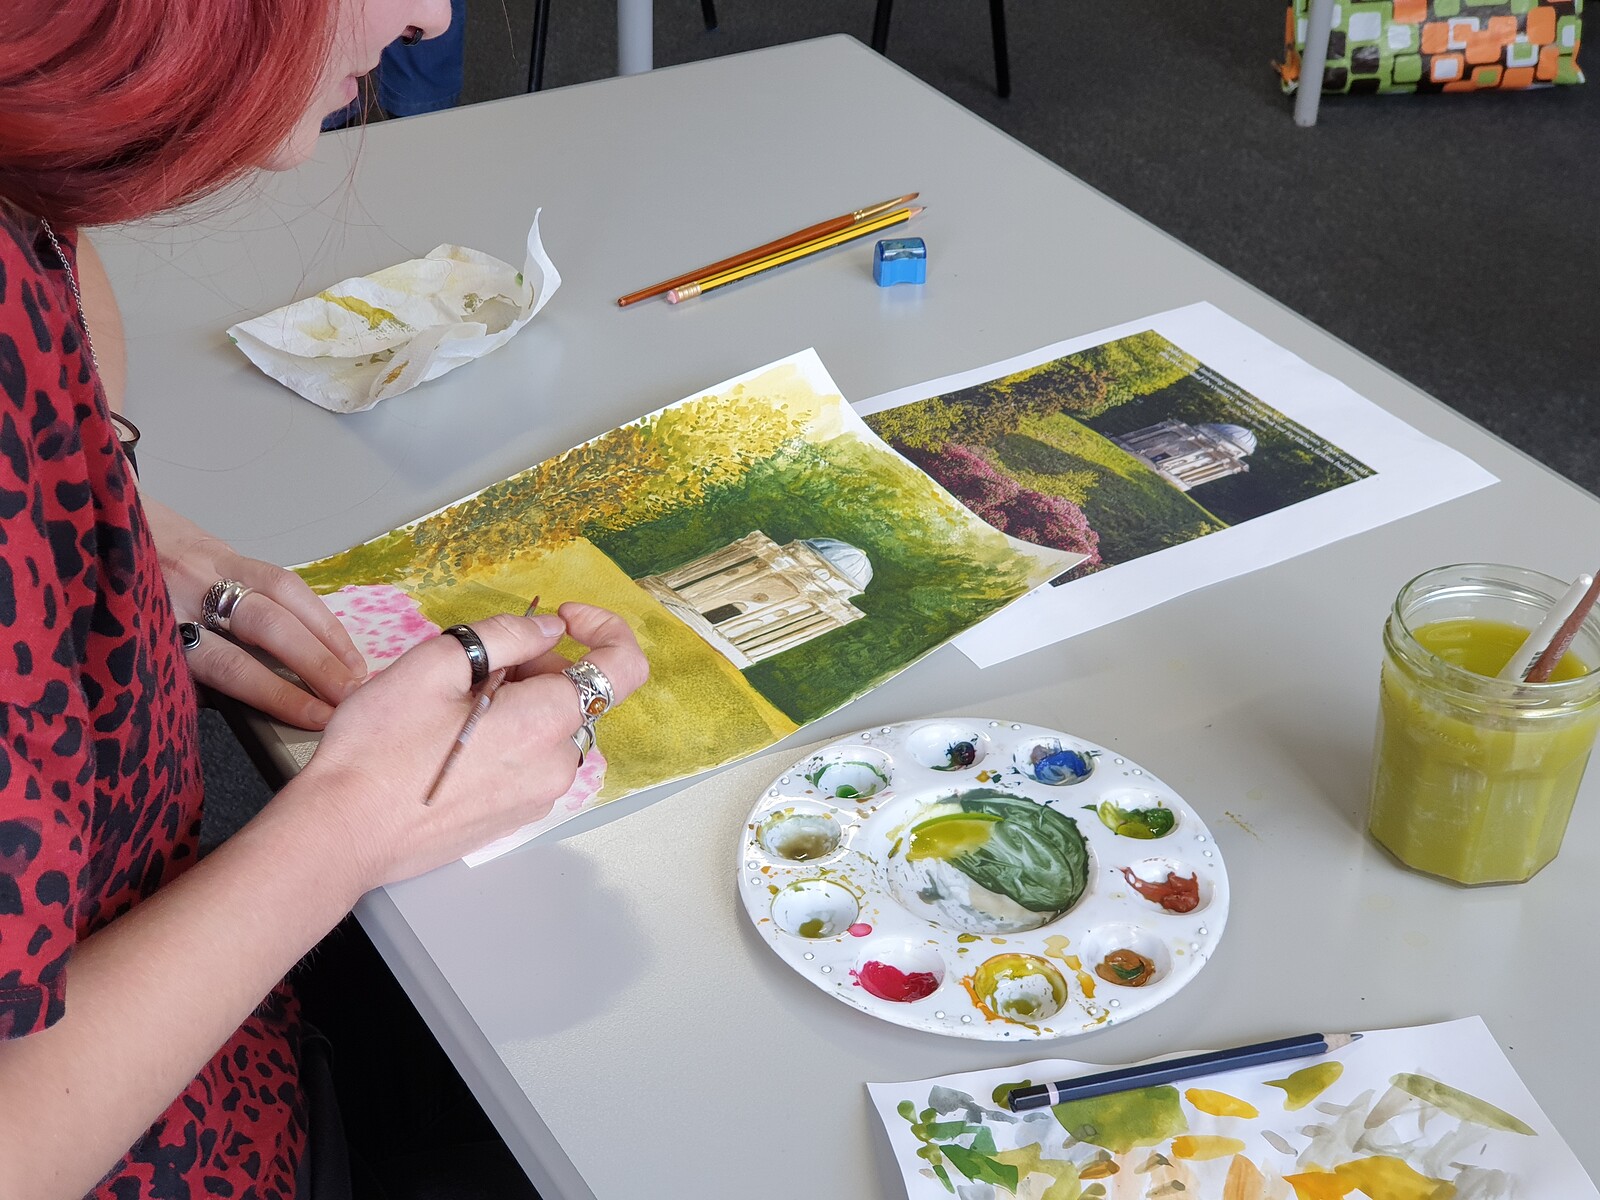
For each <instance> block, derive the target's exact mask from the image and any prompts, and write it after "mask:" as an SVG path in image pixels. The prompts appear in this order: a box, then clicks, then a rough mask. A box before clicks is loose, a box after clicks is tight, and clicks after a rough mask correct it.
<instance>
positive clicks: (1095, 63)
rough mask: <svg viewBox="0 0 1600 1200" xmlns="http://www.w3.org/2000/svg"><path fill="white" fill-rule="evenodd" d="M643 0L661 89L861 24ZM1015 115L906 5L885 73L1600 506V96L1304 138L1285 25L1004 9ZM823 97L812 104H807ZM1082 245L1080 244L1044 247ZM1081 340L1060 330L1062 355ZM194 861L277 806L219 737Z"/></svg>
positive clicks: (988, 68) (513, 12) (574, 11)
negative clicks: (205, 844) (1280, 74)
mask: <svg viewBox="0 0 1600 1200" xmlns="http://www.w3.org/2000/svg"><path fill="white" fill-rule="evenodd" d="M717 7H718V15H719V18H720V25H719V28H718V29H717V30H716V31H715V32H709V33H708V32H707V31H706V30H705V29H704V26H703V24H702V22H701V18H700V5H699V3H698V2H697V0H655V12H656V18H655V30H656V62H657V64H658V65H661V66H667V65H672V64H676V63H683V62H691V61H695V60H698V59H703V58H710V57H713V56H716V55H721V54H731V53H735V52H738V51H743V50H751V49H756V48H759V47H762V46H769V45H774V44H780V43H784V42H790V41H795V40H799V39H802V38H811V37H820V36H824V35H827V34H833V33H849V34H853V35H854V36H856V37H858V38H860V39H861V40H863V41H866V40H867V39H868V37H869V35H870V33H871V28H872V16H873V8H874V5H873V3H872V0H789V2H786V3H777V2H774V0H765V2H756V0H718V5H717ZM1008 7H1009V14H1008V16H1009V25H1010V40H1011V60H1012V78H1013V95H1012V96H1011V98H1010V99H1009V100H1001V99H1000V98H999V97H997V96H996V94H995V91H994V79H993V65H992V57H991V48H990V47H991V43H990V38H989V26H988V6H987V5H986V4H985V3H983V0H899V3H898V4H897V5H896V7H895V12H894V19H893V22H892V25H891V30H890V39H889V56H890V58H892V59H893V60H894V61H895V62H896V63H898V64H900V65H901V66H903V67H905V68H906V69H907V70H909V71H911V72H913V73H914V74H916V75H917V76H918V77H920V78H922V79H923V80H925V81H926V82H928V83H929V84H931V85H932V86H934V87H936V88H938V89H939V90H940V91H942V92H943V93H945V94H946V95H948V96H950V97H951V98H952V99H954V100H956V101H957V102H959V103H961V104H962V105H964V106H966V107H967V108H969V109H971V110H972V111H973V112H975V113H977V114H978V115H980V116H982V117H984V118H985V119H987V120H989V121H991V122H993V123H994V124H995V125H997V126H998V127H999V128H1001V129H1003V130H1005V131H1006V132H1007V133H1009V134H1011V135H1012V136H1013V137H1015V138H1017V139H1018V140H1019V141H1021V142H1022V143H1024V144H1025V145H1027V146H1030V147H1032V148H1033V149H1034V150H1036V151H1038V152H1039V153H1040V154H1042V155H1044V156H1045V157H1046V158H1049V159H1050V160H1052V161H1054V162H1056V163H1058V164H1060V165H1061V166H1062V167H1064V168H1066V169H1067V170H1068V171H1071V172H1072V173H1074V174H1075V175H1077V176H1079V177H1080V178H1082V179H1084V180H1085V181H1087V182H1088V183H1090V184H1092V185H1093V186H1095V187H1097V188H1099V189H1100V190H1101V191H1103V192H1104V193H1105V194H1106V195H1108V196H1110V197H1111V198H1112V199H1114V200H1116V201H1118V202H1120V203H1121V204H1123V205H1125V206H1127V207H1128V208H1130V209H1132V210H1133V211H1134V212H1136V213H1138V214H1140V215H1141V216H1144V217H1145V218H1147V219H1148V220H1150V221H1152V222H1153V223H1154V224H1156V225H1158V226H1160V227H1161V228H1162V229H1165V230H1167V231H1168V232H1170V233H1172V234H1174V235H1175V236H1177V237H1178V238H1180V239H1182V240H1183V241H1185V242H1187V243H1189V244H1190V245H1192V246H1194V247H1195V248H1197V249H1198V250H1200V251H1201V252H1202V253H1204V254H1206V255H1207V256H1209V257H1210V258H1212V259H1213V260H1215V261H1216V262H1218V263H1220V264H1221V265H1222V266H1224V267H1226V268H1228V269H1229V270H1231V271H1233V272H1234V273H1236V274H1237V275H1239V276H1240V277H1242V278H1243V279H1245V280H1247V281H1248V282H1250V283H1252V284H1254V285H1255V286H1256V287H1258V288H1260V289H1261V290H1263V291H1265V292H1266V293H1268V294H1269V295H1271V296H1273V297H1275V298H1277V299H1278V300H1280V301H1282V302H1283V303H1285V304H1287V305H1288V306H1289V307H1291V308H1293V309H1295V310H1297V311H1298V312H1301V313H1303V314H1305V315H1306V316H1307V317H1309V318H1311V319H1312V320H1313V321H1315V322H1316V323H1318V324H1319V325H1321V326H1323V327H1324V328H1325V329H1327V330H1329V331H1330V332H1332V333H1333V334H1335V335H1336V336H1338V337H1340V338H1342V339H1344V340H1345V341H1347V342H1349V343H1350V344H1351V345H1352V346H1354V347H1355V348H1357V349H1358V350H1361V351H1363V352H1364V353H1366V354H1368V355H1369V356H1371V357H1372V358H1374V359H1376V360H1377V361H1379V362H1381V363H1383V364H1384V365H1385V366H1388V367H1389V368H1391V369H1392V370H1394V371H1396V372H1397V373H1398V374H1400V375H1402V376H1404V377H1405V378H1407V379H1409V380H1410V381H1411V382H1413V383H1414V384H1416V385H1417V386H1418V387H1421V388H1422V389H1423V390H1425V391H1427V392H1429V393H1431V394H1432V395H1434V396H1436V397H1438V398H1439V399H1440V400H1442V401H1444V402H1445V403H1446V404H1449V405H1450V406H1452V407H1453V408H1455V409H1456V410H1457V411H1458V412H1460V413H1462V414H1464V415H1465V416H1467V417H1470V418H1471V419H1473V420H1475V421H1477V422H1479V423H1480V424H1482V425H1484V426H1486V427H1487V428H1488V429H1490V430H1491V431H1493V432H1494V433H1496V434H1498V435H1500V436H1501V437H1503V438H1504V439H1506V440H1507V441H1509V442H1510V443H1512V444H1513V445H1515V446H1518V447H1519V448H1521V449H1522V450H1524V451H1526V452H1527V453H1529V454H1531V455H1532V456H1534V457H1535V458H1537V459H1539V460H1540V461H1542V462H1544V463H1546V464H1547V465H1549V466H1550V467H1552V468H1554V469H1555V470H1557V471H1559V472H1561V473H1562V474H1564V475H1566V476H1568V477H1569V478H1571V479H1572V480H1574V481H1575V482H1577V483H1579V484H1581V485H1582V486H1584V487H1586V488H1589V489H1590V490H1592V491H1593V490H1600V421H1597V420H1596V419H1595V418H1594V416H1593V415H1592V414H1591V413H1590V410H1589V404H1590V403H1592V402H1593V401H1594V399H1595V391H1596V387H1597V383H1596V377H1597V372H1596V366H1597V365H1600V353H1597V350H1600V337H1597V334H1596V330H1595V313H1596V307H1597V306H1596V302H1595V297H1596V295H1597V294H1600V227H1597V226H1596V223H1595V222H1594V221H1593V220H1591V219H1589V214H1588V208H1589V206H1590V205H1591V204H1592V203H1593V200H1594V198H1595V197H1596V196H1600V155H1597V154H1596V150H1597V148H1600V91H1597V90H1596V88H1597V86H1600V85H1589V86H1581V87H1573V88H1558V89H1551V90H1547V91H1543V92H1535V93H1523V94H1510V95H1504V96H1500V95H1480V96H1422V97H1354V98H1350V99H1343V98H1336V99H1332V100H1329V101H1328V102H1326V103H1325V105H1324V109H1323V117H1322V121H1321V123H1320V124H1319V125H1318V126H1317V127H1316V128H1315V129H1313V130H1305V129H1300V128H1298V127H1296V126H1295V125H1294V123H1293V122H1292V121H1291V119H1290V115H1289V107H1290V106H1289V101H1288V100H1287V99H1286V98H1284V97H1283V96H1282V95H1281V94H1279V92H1278V90H1277V86H1276V77H1275V76H1274V75H1273V73H1272V71H1271V69H1270V66H1269V63H1270V62H1271V60H1272V59H1273V58H1274V57H1275V56H1277V55H1278V53H1279V50H1280V45H1279V40H1280V37H1281V30H1282V27H1283V7H1282V5H1281V4H1280V3H1276V2H1275V0H1248V2H1247V3H1241V4H1233V5H1195V4H1182V3H1177V4H1174V3H1159V4H1158V3H1155V2H1154V0H1117V2H1116V3H1113V4H1107V3H1091V2H1089V0H1075V2H1067V0H1031V2H1022V0H1011V2H1010V4H1009V6H1008ZM532 11H533V5H532V0H503V3H502V2H501V0H472V2H471V4H470V5H469V13H468V28H467V85H466V91H465V94H464V96H463V101H464V102H466V103H473V102H477V101H481V100H489V99H495V98H498V97H501V96H507V95H514V94H517V93H520V92H521V91H522V90H523V89H524V87H525V86H526V79H527V62H528V50H529V46H530V42H531V28H532ZM615 61H616V6H615V4H614V3H613V2H612V0H552V12H551V18H550V29H549V42H548V51H547V56H546V74H545V85H546V86H547V87H560V86H566V85H569V84H574V83H582V82H586V81H589V80H594V79H600V78H604V77H606V76H608V75H610V74H611V73H612V72H613V71H614V70H615ZM824 83H825V81H819V85H822V84H824ZM1048 232H1051V233H1053V234H1059V235H1061V236H1070V235H1071V231H1070V230H1061V231H1048ZM1069 332H1081V331H1068V330H1063V331H1062V333H1063V336H1065V335H1066V334H1067V333H1069ZM203 740H204V742H205V746H206V753H205V760H206V770H207V786H208V797H209V799H208V806H209V808H210V809H211V812H212V817H213V820H212V822H211V825H210V828H209V829H208V839H210V840H214V839H215V837H217V836H220V835H221V834H222V833H225V832H226V831H227V830H228V829H231V828H233V827H235V826H236V825H237V824H238V823H239V822H240V821H241V820H242V819H244V817H246V816H247V815H248V814H249V813H250V812H252V811H254V809H255V808H256V807H258V806H259V805H260V804H261V803H262V802H263V801H264V800H265V798H266V794H267V793H266V789H265V787H264V785H262V783H261V782H260V779H259V777H257V776H256V774H255V772H254V769H253V768H252V767H251V766H250V764H249V762H248V761H247V760H246V759H245V758H244V756H243V754H242V752H241V751H240V750H239V748H238V745H237V743H235V742H234V741H233V740H232V737H231V735H230V734H229V733H228V731H227V729H226V727H225V726H224V725H223V724H222V723H221V722H220V721H218V720H215V719H212V718H210V717H208V719H207V721H206V724H205V736H204V739H203Z"/></svg>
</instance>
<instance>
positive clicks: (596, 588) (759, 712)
mask: <svg viewBox="0 0 1600 1200" xmlns="http://www.w3.org/2000/svg"><path fill="white" fill-rule="evenodd" d="M534 595H542V596H543V597H544V599H545V603H544V604H543V605H541V608H542V609H544V610H545V611H553V610H554V609H555V607H556V606H557V604H558V603H559V600H560V598H561V597H563V596H574V595H577V596H582V597H583V598H584V600H585V601H586V602H588V603H590V604H598V605H600V606H601V607H603V608H609V609H610V610H611V611H612V612H615V613H618V614H619V615H620V616H621V617H622V618H623V619H624V620H625V621H627V622H628V625H629V626H630V627H631V628H632V629H633V632H634V634H635V635H636V636H637V637H638V639H639V645H640V646H641V647H642V648H643V650H644V652H645V656H646V657H647V658H648V659H649V660H650V680H649V682H647V683H646V684H645V685H644V687H642V688H640V689H639V690H638V691H637V692H636V693H634V694H633V695H632V696H630V697H629V698H628V702H627V703H626V704H621V705H618V706H617V708H616V709H615V710H614V711H613V712H610V713H607V714H606V716H605V719H604V720H602V721H601V723H600V742H601V745H602V746H603V747H604V748H605V752H606V758H607V759H608V760H609V764H610V765H609V766H608V767H607V770H606V780H605V784H604V786H603V787H602V788H601V790H600V799H601V801H602V802H603V801H606V800H612V799H615V798H616V797H618V796H620V795H624V794H626V793H628V792H631V791H634V790H636V789H638V788H644V787H650V786H653V785H654V784H657V783H659V782H661V781H662V780H664V779H676V778H678V777H680V776H682V775H687V774H692V773H694V772H697V771H702V770H705V769H706V767H707V766H708V765H710V764H721V763H727V762H733V761H735V760H737V759H740V758H744V757H746V756H748V755H751V754H754V753H756V752H757V751H758V750H762V749H764V748H765V747H767V746H770V745H771V744H772V743H773V742H774V741H776V740H777V739H779V738H782V737H786V736H787V735H788V734H791V733H793V732H794V731H795V730H796V729H797V728H799V726H797V725H796V724H795V723H794V722H793V721H792V720H790V719H789V718H788V717H787V716H786V715H784V713H783V712H781V711H780V710H779V709H778V708H777V707H775V706H774V705H773V704H771V703H770V702H769V701H768V700H767V699H766V698H765V697H763V696H762V695H761V694H760V693H759V692H757V691H756V690H755V689H754V688H752V687H751V686H750V685H749V684H748V683H747V682H746V681H745V678H744V676H743V674H742V673H741V672H740V671H739V669H738V668H737V667H735V666H734V665H733V664H732V663H730V662H729V661H728V660H727V659H725V658H723V657H722V655H720V654H718V653H717V652H716V651H715V650H713V649H712V648H711V647H710V646H708V645H707V644H706V643H705V642H704V641H702V640H701V638H700V637H699V636H698V635H697V634H695V632H694V631H693V630H691V629H690V628H689V627H688V626H687V625H685V624H684V623H683V622H682V621H680V620H678V618H677V617H674V616H673V615H672V614H671V613H669V612H668V611H667V610H666V609H665V608H663V607H662V606H661V605H659V604H657V603H656V601H655V600H654V599H652V598H651V596H650V594H649V593H648V592H646V591H645V590H644V589H643V588H641V587H639V586H638V585H637V584H635V583H634V582H633V580H631V579H629V578H628V577H627V575H625V574H624V573H623V572H622V571H621V570H620V569H619V568H618V567H617V565H616V563H614V562H612V561H611V559H609V558H607V557H606V556H605V555H604V554H602V553H601V552H600V550H599V549H598V548H596V547H595V546H594V545H593V544H592V543H590V542H589V541H587V540H585V539H581V538H580V539H577V540H575V541H571V542H568V543H566V544H565V545H563V546H561V547H560V548H559V549H556V550H552V551H549V552H545V553H538V552H535V553H531V554H527V555H523V556H520V557H516V558H513V559H511V560H509V561H505V562H501V563H497V564H494V565H492V566H485V567H480V568H476V569H472V570H468V571H464V572H463V573H462V574H461V575H460V576H459V577H458V578H456V579H454V580H452V581H450V582H448V583H443V582H441V583H439V584H437V585H431V586H430V587H428V588H427V589H426V590H425V591H423V592H421V594H420V595H418V597H417V598H418V602H419V603H420V605H421V606H422V611H423V614H424V615H425V616H426V617H427V618H428V619H429V620H430V621H433V622H434V623H435V624H437V625H439V626H441V627H448V626H451V625H454V624H456V623H458V622H466V621H477V620H481V619H483V618H484V617H487V616H490V615H491V614H494V613H503V612H517V613H520V612H522V611H524V610H525V609H526V608H527V605H528V599H529V598H530V597H532V596H534ZM559 649H560V651H561V653H563V654H565V655H566V656H567V657H569V658H577V657H579V656H580V655H581V654H582V649H580V648H579V647H578V646H577V644H576V643H575V642H572V641H570V640H568V641H565V642H563V643H562V645H561V646H560V648H559Z"/></svg>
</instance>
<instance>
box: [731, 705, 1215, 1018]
mask: <svg viewBox="0 0 1600 1200" xmlns="http://www.w3.org/2000/svg"><path fill="white" fill-rule="evenodd" d="M739 893H740V895H741V896H742V897H743V899H744V906H745V909H746V911H747V912H749V914H750V919H751V920H752V921H753V922H754V923H755V926H756V929H757V930H758V931H759V932H760V933H761V935H762V937H764V938H765V939H766V941H767V943H768V944H769V945H770V946H771V947H772V948H773V950H775V951H776V952H777V954H778V955H779V957H781V958H782V959H783V960H784V961H785V962H787V963H788V964H789V965H790V966H791V967H793V968H794V969H795V970H797V971H799V972H800V973H801V974H802V975H804V976H805V977H806V978H807V979H809V980H810V981H811V982H812V983H814V984H816V985H817V986H818V987H820V988H822V989H823V990H824V991H826V992H829V993H830V994H832V995H834V996H836V997H838V998H839V999H840V1000H843V1001H844V1002H845V1003H846V1004H853V1005H854V1006H855V1007H857V1008H859V1009H861V1010H862V1011H863V1012H866V1013H870V1014H871V1015H872V1016H875V1017H882V1018H883V1019H884V1020H886V1021H893V1022H895V1023H896V1024H899V1025H908V1026H910V1027H912V1028H913V1029H925V1030H928V1031H929V1032H931V1033H943V1034H951V1035H954V1036H956V1037H969V1038H984V1039H993V1040H1000V1039H1003V1038H1018V1039H1021V1038H1058V1037H1071V1036H1072V1035H1074V1034H1080V1033H1087V1032H1090V1031H1092V1030H1095V1029H1099V1028H1101V1027H1103V1026H1106V1025H1110V1024H1113V1023H1114V1022H1117V1021H1125V1020H1127V1019H1128V1018H1129V1017H1134V1016H1137V1015H1139V1014H1140V1013H1143V1012H1147V1011H1148V1010H1150V1009H1152V1008H1154V1007H1155V1006H1156V1005H1158V1004H1160V1003H1161V1002H1162V1001H1164V1000H1166V999H1168V998H1170V997H1171V996H1172V995H1173V994H1174V993H1176V992H1177V991H1178V989H1179V988H1181V987H1183V986H1184V984H1186V983H1188V982H1189V980H1191V979H1193V978H1194V976H1195V974H1196V973H1197V972H1198V971H1199V970H1200V968H1201V967H1203V966H1204V965H1205V963H1206V960H1207V959H1208V958H1209V957H1210V956H1211V952H1212V950H1213V948H1214V947H1215V946H1216V944H1217V941H1218V939H1220V938H1221V936H1222V929H1223V925H1224V924H1225V923H1226V919H1227V914H1228V875H1227V871H1226V869H1225V868H1224V867H1223V864H1222V855H1221V852H1220V851H1218V849H1217V847H1216V844H1215V843H1214V842H1213V841H1212V838H1211V833H1210V831H1209V830H1208V829H1207V828H1206V826H1205V823H1204V822H1203V821H1201V820H1200V818H1199V817H1198V816H1197V815H1196V814H1195V812H1194V810H1193V809H1192V808H1190V807H1189V805H1188V804H1186V803H1184V801H1183V800H1182V798H1180V797H1179V796H1178V795H1177V794H1176V793H1175V792H1174V791H1173V790H1172V789H1171V788H1169V787H1167V786H1166V785H1165V784H1163V783H1162V782H1161V781H1160V780H1159V779H1157V778H1155V776H1153V775H1151V774H1150V773H1149V772H1148V771H1145V770H1144V769H1142V768H1141V767H1139V766H1138V765H1137V764H1135V763H1133V762H1130V761H1128V760H1127V759H1125V758H1123V757H1122V756H1120V755H1118V754H1115V753H1113V752H1112V751H1110V750H1107V749H1105V748H1104V747H1101V746H1096V745H1094V744H1093V743H1091V742H1086V741H1084V740H1083V739H1082V738H1077V737H1073V736H1072V735H1070V734H1066V733H1061V732H1059V731H1056V730H1050V729H1041V728H1038V727H1037V726H1033V725H1019V724H1013V723H1011V722H1004V721H993V720H989V719H987V718H978V719H973V718H960V717H958V718H946V719H939V720H931V721H917V722H911V723H908V724H904V725H888V726H884V727H882V728H880V729H874V730H868V731H866V732H862V733H858V734H853V735H851V736H850V737H848V738H844V739H841V740H840V741H838V742H835V743H833V744H832V745H830V746H827V747H824V748H823V749H821V750H819V751H816V752H814V753H812V754H810V755H808V756H807V757H806V758H804V759H802V760H801V761H799V762H797V763H795V764H794V765H793V766H791V767H789V769H788V770H786V771H784V772H783V774H782V775H780V776H779V777H778V778H777V779H776V780H774V781H773V783H772V785H771V786H770V787H769V788H768V789H767V790H766V792H765V793H764V794H763V795H762V797H761V799H760V800H759V801H757V803H756V805H755V807H754V808H753V809H752V810H751V812H750V816H749V819H748V821H747V822H746V824H745V828H744V830H743V833H742V836H741V839H740V846H739Z"/></svg>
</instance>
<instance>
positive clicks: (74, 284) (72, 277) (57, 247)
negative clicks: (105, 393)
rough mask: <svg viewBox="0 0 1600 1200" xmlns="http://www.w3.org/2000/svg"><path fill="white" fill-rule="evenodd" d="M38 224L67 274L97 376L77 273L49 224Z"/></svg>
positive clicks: (41, 219) (44, 221) (95, 355)
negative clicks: (42, 227)
mask: <svg viewBox="0 0 1600 1200" xmlns="http://www.w3.org/2000/svg"><path fill="white" fill-rule="evenodd" d="M39 224H40V225H43V226H44V235H45V237H47V238H49V239H50V248H51V249H52V250H54V251H55V252H56V257H57V258H59V259H60V260H61V266H62V269H63V270H65V271H66V273H67V287H69V288H70V289H72V300H73V303H75V304H76V305H77V306H78V323H79V324H80V325H82V326H83V340H84V341H85V342H86V343H87V344H88V346H89V361H90V362H92V363H94V369H95V373H96V374H98V373H99V371H100V356H99V355H98V354H96V353H95V352H94V335H93V334H92V333H90V332H89V316H88V314H87V313H85V312H84V311H83V293H82V292H80V291H79V290H78V273H77V272H76V271H74V270H73V269H72V260H71V259H69V258H68V257H67V252H66V251H65V250H63V249H62V248H61V242H60V241H59V240H58V239H57V238H56V231H55V230H54V229H51V228H50V222H49V221H46V220H45V219H44V218H43V217H40V218H39Z"/></svg>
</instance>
